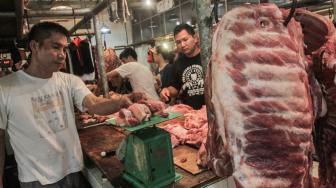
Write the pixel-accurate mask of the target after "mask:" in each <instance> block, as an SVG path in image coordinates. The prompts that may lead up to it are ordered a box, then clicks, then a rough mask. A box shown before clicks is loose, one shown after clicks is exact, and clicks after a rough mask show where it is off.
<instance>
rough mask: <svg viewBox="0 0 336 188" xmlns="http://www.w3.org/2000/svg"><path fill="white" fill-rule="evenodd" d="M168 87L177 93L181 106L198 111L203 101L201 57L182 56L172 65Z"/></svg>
mask: <svg viewBox="0 0 336 188" xmlns="http://www.w3.org/2000/svg"><path fill="white" fill-rule="evenodd" d="M171 78H175V79H173V80H171V82H170V85H171V86H173V87H174V88H176V89H177V90H178V91H179V98H180V99H181V101H182V103H183V104H187V105H189V106H191V107H193V108H194V109H200V108H201V107H202V105H204V104H205V101H204V78H203V68H202V64H201V55H200V54H198V55H196V56H194V57H191V58H189V57H186V56H185V55H183V54H180V55H179V58H178V59H177V60H176V62H175V63H174V67H173V76H172V77H171Z"/></svg>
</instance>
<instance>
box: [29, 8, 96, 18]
mask: <svg viewBox="0 0 336 188" xmlns="http://www.w3.org/2000/svg"><path fill="white" fill-rule="evenodd" d="M89 13H91V9H89V8H83V9H73V10H71V9H69V10H29V11H27V16H28V18H33V17H43V18H45V17H48V18H50V17H57V18H60V17H74V16H75V17H78V16H85V15H86V14H89Z"/></svg>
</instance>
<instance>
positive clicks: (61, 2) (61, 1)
mask: <svg viewBox="0 0 336 188" xmlns="http://www.w3.org/2000/svg"><path fill="white" fill-rule="evenodd" d="M50 7H51V8H50V10H67V9H72V7H71V6H70V4H69V2H67V1H65V0H54V1H53V2H52V3H51V6H50Z"/></svg>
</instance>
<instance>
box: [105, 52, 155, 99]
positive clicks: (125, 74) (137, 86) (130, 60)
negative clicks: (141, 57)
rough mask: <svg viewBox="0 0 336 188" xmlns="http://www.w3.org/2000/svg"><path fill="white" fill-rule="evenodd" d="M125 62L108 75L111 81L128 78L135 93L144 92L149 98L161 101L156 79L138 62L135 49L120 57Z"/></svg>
mask: <svg viewBox="0 0 336 188" xmlns="http://www.w3.org/2000/svg"><path fill="white" fill-rule="evenodd" d="M119 57H120V60H121V61H122V62H123V64H122V65H121V66H119V67H118V68H116V69H114V70H113V71H110V72H108V73H107V77H108V78H109V80H111V81H113V79H115V78H117V77H119V76H120V77H122V78H126V79H128V80H129V82H130V83H131V86H132V89H133V92H143V93H145V94H146V95H147V97H149V98H151V99H155V100H159V95H158V94H157V93H156V89H155V84H156V81H155V78H154V75H153V74H152V72H151V71H150V70H149V68H147V67H146V66H145V65H142V64H140V63H138V62H137V59H138V56H137V54H136V52H135V50H134V49H132V48H126V49H125V50H124V51H122V52H121V53H120V55H119Z"/></svg>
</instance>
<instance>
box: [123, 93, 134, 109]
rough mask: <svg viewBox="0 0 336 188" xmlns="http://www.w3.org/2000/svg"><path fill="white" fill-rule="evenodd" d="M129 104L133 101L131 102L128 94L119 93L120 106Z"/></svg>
mask: <svg viewBox="0 0 336 188" xmlns="http://www.w3.org/2000/svg"><path fill="white" fill-rule="evenodd" d="M131 104H133V103H132V100H131V95H130V94H125V95H121V98H120V108H127V107H128V106H130V105H131Z"/></svg>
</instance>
